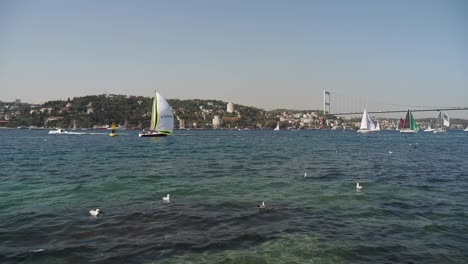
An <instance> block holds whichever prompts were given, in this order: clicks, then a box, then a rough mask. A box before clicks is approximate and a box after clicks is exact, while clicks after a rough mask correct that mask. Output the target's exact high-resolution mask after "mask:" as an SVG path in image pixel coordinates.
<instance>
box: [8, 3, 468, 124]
mask: <svg viewBox="0 0 468 264" xmlns="http://www.w3.org/2000/svg"><path fill="white" fill-rule="evenodd" d="M467 25H468V2H466V1H462V0H459V1H457V0H453V1H420V0H419V1H370V0H368V1H367V0H358V1H305V0H304V1H302V0H294V1H266V0H257V1H214V0H211V1H208V0H201V1H132V2H130V1H79V2H65V1H55V0H50V1H49V0H45V1H27V0H25V1H13V0H6V1H1V2H0V39H1V41H0V87H1V93H0V100H1V101H14V100H15V99H21V100H22V101H23V102H28V103H43V102H45V101H49V100H58V99H62V100H66V99H67V98H73V97H78V96H85V95H97V94H103V93H105V92H107V93H112V94H124V95H136V96H152V94H153V93H154V90H158V91H159V92H160V93H161V94H162V95H163V96H164V97H166V98H169V99H170V98H175V99H195V98H198V99H210V100H211V99H217V100H223V101H226V102H233V103H236V104H242V105H248V106H254V107H259V108H264V109H275V108H288V109H321V108H322V100H323V97H322V96H323V90H328V91H330V92H333V93H334V94H335V95H336V97H335V98H334V99H336V100H337V102H334V103H339V100H340V99H341V100H343V102H341V104H340V107H341V108H342V109H344V108H346V104H347V103H346V102H344V100H345V99H344V98H345V97H346V96H347V97H348V98H351V97H354V98H355V99H356V100H357V101H360V103H361V104H362V105H363V106H364V107H366V106H367V107H368V108H370V110H374V111H377V110H382V109H377V108H378V107H381V108H385V107H390V106H392V105H393V106H395V105H400V106H467V105H468V74H467V73H468V28H467ZM362 98H366V99H365V100H364V99H362ZM348 104H350V103H349V102H348ZM356 105H358V104H357V103H356V104H355V107H356ZM359 107H361V106H360V105H359ZM332 109H333V108H332ZM451 115H452V116H454V117H461V118H468V111H458V112H455V111H454V112H453V113H451Z"/></svg>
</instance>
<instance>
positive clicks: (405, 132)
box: [400, 129, 418, 134]
mask: <svg viewBox="0 0 468 264" xmlns="http://www.w3.org/2000/svg"><path fill="white" fill-rule="evenodd" d="M400 133H404V134H415V133H418V131H416V130H411V129H405V130H403V129H401V130H400Z"/></svg>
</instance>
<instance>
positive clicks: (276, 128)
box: [273, 122, 280, 131]
mask: <svg viewBox="0 0 468 264" xmlns="http://www.w3.org/2000/svg"><path fill="white" fill-rule="evenodd" d="M273 130H274V131H278V130H280V127H279V122H277V123H276V127H275V129H273Z"/></svg>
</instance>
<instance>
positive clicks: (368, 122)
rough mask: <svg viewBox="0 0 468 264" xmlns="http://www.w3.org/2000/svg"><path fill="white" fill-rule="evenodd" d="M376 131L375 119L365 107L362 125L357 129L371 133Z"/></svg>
mask: <svg viewBox="0 0 468 264" xmlns="http://www.w3.org/2000/svg"><path fill="white" fill-rule="evenodd" d="M373 131H375V125H374V121H372V118H371V117H370V116H369V114H367V110H366V109H364V113H363V114H362V119H361V127H360V128H359V130H358V131H357V132H358V133H369V132H373Z"/></svg>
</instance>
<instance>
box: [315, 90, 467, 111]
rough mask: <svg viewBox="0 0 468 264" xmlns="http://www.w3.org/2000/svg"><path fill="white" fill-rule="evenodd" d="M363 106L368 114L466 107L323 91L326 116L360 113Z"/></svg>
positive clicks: (463, 108)
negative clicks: (388, 99)
mask: <svg viewBox="0 0 468 264" xmlns="http://www.w3.org/2000/svg"><path fill="white" fill-rule="evenodd" d="M364 108H366V109H367V112H368V113H370V114H394V113H406V112H407V111H408V109H410V110H411V112H439V111H461V110H468V107H463V106H461V107H457V106H455V107H453V106H452V107H440V106H415V105H402V104H388V103H382V102H376V101H371V102H370V101H369V100H368V98H365V97H358V96H348V95H342V94H338V93H334V92H330V91H323V114H324V115H326V116H331V115H333V116H344V115H361V114H362V112H363V110H364ZM375 109H383V110H375Z"/></svg>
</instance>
